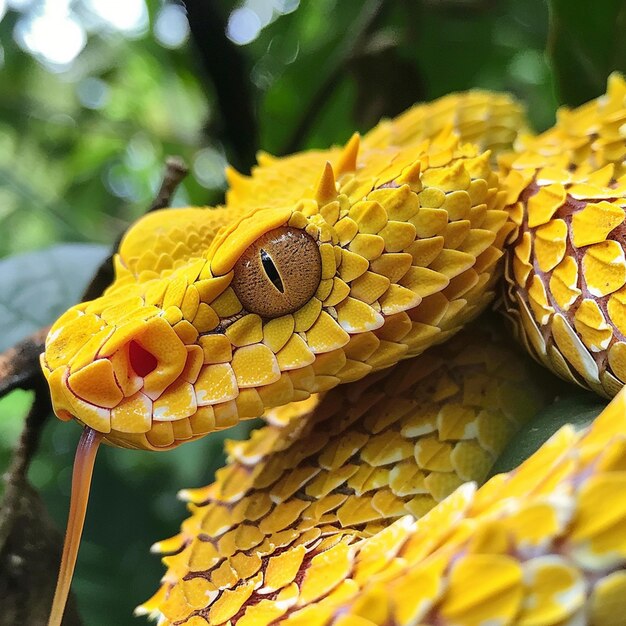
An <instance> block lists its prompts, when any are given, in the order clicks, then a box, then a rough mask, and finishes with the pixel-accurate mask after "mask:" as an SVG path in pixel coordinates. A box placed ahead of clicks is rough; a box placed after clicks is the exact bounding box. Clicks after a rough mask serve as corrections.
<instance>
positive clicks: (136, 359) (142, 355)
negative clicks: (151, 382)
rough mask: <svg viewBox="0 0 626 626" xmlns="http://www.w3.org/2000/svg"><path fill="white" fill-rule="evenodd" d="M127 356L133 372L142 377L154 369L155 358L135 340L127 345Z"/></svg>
mask: <svg viewBox="0 0 626 626" xmlns="http://www.w3.org/2000/svg"><path fill="white" fill-rule="evenodd" d="M128 358H129V359H130V366H131V367H132V368H133V370H134V372H135V373H136V374H137V376H141V377H142V378H144V377H145V376H147V375H148V374H150V372H152V371H154V370H155V369H156V366H157V363H158V361H157V358H156V357H155V356H154V355H153V354H151V353H150V352H148V351H147V350H146V349H145V348H144V347H143V346H141V345H139V344H138V343H137V342H136V341H131V342H130V344H129V346H128Z"/></svg>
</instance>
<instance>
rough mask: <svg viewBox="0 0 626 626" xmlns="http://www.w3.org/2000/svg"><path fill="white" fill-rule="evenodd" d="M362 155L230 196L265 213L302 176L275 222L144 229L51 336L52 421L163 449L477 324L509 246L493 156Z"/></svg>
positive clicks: (257, 216)
mask: <svg viewBox="0 0 626 626" xmlns="http://www.w3.org/2000/svg"><path fill="white" fill-rule="evenodd" d="M359 143H360V141H359V137H358V136H354V137H353V138H352V139H351V140H350V142H348V144H347V145H346V146H345V147H344V148H343V149H334V150H331V151H327V152H324V153H322V152H315V153H303V154H301V155H296V156H295V157H290V158H287V159H279V160H276V161H275V162H270V163H266V164H265V165H264V166H263V167H261V168H259V169H260V172H259V173H258V175H257V177H256V178H255V176H254V175H253V176H252V177H251V178H249V179H248V178H246V179H244V178H243V177H242V178H241V180H240V181H235V182H234V185H233V190H232V191H231V196H232V195H237V194H236V193H235V192H237V193H238V195H239V198H241V197H243V196H245V195H246V193H247V191H250V193H249V194H248V196H250V197H252V198H254V197H255V194H256V192H255V187H254V185H255V184H257V183H259V181H260V183H262V182H263V176H267V175H268V172H269V175H271V176H273V177H274V179H280V177H281V175H282V174H281V172H283V171H285V172H286V171H289V172H293V171H299V172H303V173H302V175H301V176H300V177H299V179H298V181H297V184H295V183H293V182H292V183H290V185H289V190H288V191H289V194H291V196H289V194H287V196H285V195H284V194H283V196H280V193H278V192H277V197H278V196H280V197H279V199H278V200H277V201H276V203H275V204H270V203H269V202H266V203H265V204H264V205H263V206H260V207H252V208H251V207H250V206H248V205H246V203H245V202H239V205H237V202H234V201H233V200H232V198H231V200H230V201H229V202H230V204H228V205H227V206H226V207H225V208H219V209H212V210H211V209H202V208H190V209H176V210H175V209H169V210H165V211H160V212H155V213H152V214H149V215H148V216H146V217H144V218H143V219H141V220H140V221H139V222H138V223H136V224H135V225H134V226H133V227H132V228H131V229H130V230H129V232H128V233H127V234H126V236H125V238H124V240H123V241H122V243H121V246H120V250H119V254H118V255H117V256H116V258H115V266H116V267H115V269H116V278H115V281H114V283H113V284H112V285H111V287H110V288H109V289H108V290H107V291H106V292H105V294H104V295H103V296H102V297H100V298H98V299H96V300H94V301H92V302H86V303H82V304H79V305H77V306H75V307H73V308H71V309H70V310H69V311H68V312H67V313H65V314H64V315H63V316H62V317H61V318H60V319H59V320H58V321H57V322H56V323H55V324H54V325H53V327H52V329H51V331H50V334H49V336H48V339H47V342H46V350H45V353H44V354H43V355H42V365H43V369H44V372H45V374H46V376H47V378H48V382H49V385H50V388H51V391H52V399H53V404H54V409H55V412H56V414H57V415H58V416H59V417H60V418H61V419H70V418H76V419H77V420H78V421H79V422H81V423H83V424H85V425H87V426H90V427H91V428H93V429H95V430H97V431H99V432H101V433H104V436H105V439H107V440H108V441H109V442H111V443H114V444H117V445H121V446H126V447H138V448H149V449H164V448H169V447H173V446H175V445H177V444H179V443H180V442H183V441H187V440H190V439H194V438H197V437H200V436H202V435H205V434H207V433H209V432H211V431H214V430H218V429H221V428H226V427H229V426H232V425H233V424H236V423H237V422H238V421H239V420H241V419H246V418H253V417H257V416H260V415H262V414H263V413H264V412H265V411H266V410H267V409H269V408H272V407H276V406H280V405H283V404H286V403H288V402H292V401H298V400H305V399H306V398H308V397H309V396H310V395H311V394H315V393H319V392H323V391H326V390H328V389H330V388H332V387H334V386H335V385H337V384H339V383H341V382H349V381H354V380H357V379H359V378H362V377H363V376H365V375H367V374H368V373H370V372H372V371H375V370H379V369H382V368H385V367H389V366H390V365H393V364H395V363H396V362H397V361H398V360H400V359H402V358H405V357H408V356H415V355H417V354H419V353H421V352H422V351H423V350H424V349H426V348H427V347H428V346H429V345H431V344H433V343H437V342H440V341H442V340H444V339H445V338H446V337H448V336H450V335H451V334H452V333H454V332H456V330H458V329H459V328H460V327H461V325H462V324H463V323H465V322H466V321H467V320H468V319H469V318H471V317H474V316H475V315H476V314H478V313H479V312H480V310H481V309H482V308H483V307H484V306H485V305H486V304H487V302H488V301H489V298H490V296H491V293H492V292H491V284H492V283H493V279H494V278H495V267H496V262H497V261H498V259H499V258H500V256H501V254H502V252H501V247H502V243H503V241H504V238H505V235H506V233H507V232H508V230H507V229H508V226H507V224H508V221H507V220H508V214H507V212H506V211H505V210H504V197H505V194H504V192H503V191H502V190H501V188H500V180H499V177H498V175H497V174H496V173H495V172H494V171H493V170H492V166H491V163H490V158H489V153H487V152H485V153H481V152H480V151H479V150H478V149H477V148H475V147H471V146H469V145H463V144H461V143H460V142H459V140H458V137H457V136H456V135H455V134H454V133H453V132H452V131H451V130H450V129H448V130H447V131H444V132H442V133H440V134H439V135H438V136H437V137H436V138H435V139H432V140H426V141H422V142H419V143H417V144H415V145H413V146H412V147H411V149H409V150H407V149H406V148H404V149H400V148H395V147H393V146H387V147H379V146H375V147H369V146H368V145H367V138H366V142H365V146H364V147H363V148H362V149H361V151H360V147H359ZM327 159H328V160H330V161H333V162H334V164H333V165H331V163H330V162H327ZM298 168H299V169H298ZM275 188H276V185H275ZM257 189H258V185H257ZM261 195H262V194H260V193H258V194H256V196H257V197H260V196H261ZM233 205H234V206H233Z"/></svg>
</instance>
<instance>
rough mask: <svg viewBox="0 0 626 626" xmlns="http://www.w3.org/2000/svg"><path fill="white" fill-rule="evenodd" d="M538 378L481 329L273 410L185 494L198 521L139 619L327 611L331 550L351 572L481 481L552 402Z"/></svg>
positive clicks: (245, 620)
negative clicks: (209, 477) (389, 537)
mask: <svg viewBox="0 0 626 626" xmlns="http://www.w3.org/2000/svg"><path fill="white" fill-rule="evenodd" d="M540 378H541V376H540V373H539V372H538V371H537V368H529V367H528V363H527V362H526V361H525V360H524V359H523V358H520V357H519V356H518V355H516V354H515V353H514V352H512V351H510V350H507V349H506V348H504V346H503V344H502V340H501V338H500V337H498V335H497V334H496V333H494V332H493V331H491V332H487V331H485V330H484V329H480V328H475V327H474V328H472V329H468V330H465V331H462V332H461V333H460V334H459V335H458V336H457V337H456V338H454V339H452V340H451V341H450V342H448V343H446V344H445V345H443V346H440V347H437V348H435V349H432V350H431V351H430V352H429V353H428V354H425V355H423V356H421V357H418V358H417V359H413V360H410V361H404V362H403V363H401V364H399V365H397V366H396V367H395V368H391V369H390V370H386V371H385V372H381V373H380V374H378V375H372V376H369V377H367V378H366V379H364V380H363V381H359V382H356V383H352V384H350V385H347V386H345V387H342V388H341V389H336V390H333V391H330V392H329V393H328V394H327V395H326V396H325V397H324V399H323V400H321V401H320V403H319V404H318V405H317V406H315V407H314V408H313V409H311V408H310V403H307V404H305V406H303V407H302V409H300V411H297V409H295V410H294V407H293V406H288V407H286V408H281V409H276V410H275V411H274V412H273V413H271V414H270V415H269V416H268V418H269V420H270V421H271V422H272V423H271V425H269V426H266V427H265V428H263V429H261V430H258V431H256V432H254V433H253V436H252V438H251V440H249V441H246V442H238V443H233V442H231V443H230V444H229V446H228V451H229V456H230V462H229V464H228V465H227V466H226V467H225V468H224V469H222V470H220V471H219V472H218V473H217V482H216V483H214V484H212V485H210V486H208V487H205V488H202V489H195V490H186V491H185V492H184V494H183V497H184V498H185V499H186V500H188V501H189V502H191V503H192V504H191V505H190V509H191V511H192V516H191V517H190V518H189V519H188V520H186V521H185V522H184V523H183V525H182V530H181V534H180V535H177V536H176V537H173V538H172V539H169V540H166V541H162V542H160V543H158V544H156V546H155V548H156V549H157V550H159V551H161V552H164V553H166V554H167V553H171V556H166V557H165V558H164V563H165V564H166V565H167V567H168V572H167V573H166V575H165V577H164V583H163V587H162V589H161V590H160V591H159V592H158V593H157V594H156V596H155V597H154V598H152V599H151V600H149V601H148V602H146V604H145V605H143V607H142V608H141V609H140V612H151V611H158V612H160V613H161V614H163V615H164V616H165V617H166V618H167V621H166V622H165V624H170V623H171V624H174V623H176V624H179V623H180V624H195V623H196V622H197V623H198V624H201V623H203V622H201V621H199V619H198V616H200V615H201V616H203V617H204V618H206V619H208V621H209V623H210V624H215V625H218V624H226V623H230V622H229V620H230V621H232V623H239V624H257V626H262V625H264V624H267V623H268V622H267V621H266V620H267V617H268V616H273V617H274V618H278V617H284V616H285V615H287V614H290V613H292V612H295V611H297V610H298V609H300V608H302V607H304V606H306V605H307V604H309V603H311V602H313V601H315V600H316V599H317V598H319V597H322V596H323V595H325V594H326V593H327V592H330V591H332V590H333V589H334V588H335V587H336V586H337V585H340V584H342V583H341V578H342V577H343V576H344V574H345V573H346V572H344V570H343V569H342V564H338V563H336V564H335V565H336V567H335V566H333V565H332V561H329V562H328V564H327V565H328V567H327V572H326V575H325V576H324V577H321V578H319V579H317V578H315V577H313V578H312V577H311V574H310V573H309V572H310V571H311V570H310V568H311V567H313V568H314V567H315V563H317V562H319V561H320V557H321V555H323V554H324V553H325V551H326V550H329V551H330V552H329V558H330V554H335V553H338V552H341V553H342V555H343V556H342V557H341V558H345V557H346V556H347V554H348V553H349V552H350V551H351V549H349V548H348V546H352V545H355V544H356V545H358V544H359V542H360V541H362V540H368V541H369V540H371V541H372V543H373V545H377V544H378V543H379V541H380V540H381V539H380V533H381V531H382V530H383V529H384V528H385V527H387V526H389V525H391V524H392V523H393V522H394V521H395V520H397V519H399V518H401V517H403V516H406V515H411V516H413V517H414V518H416V519H418V518H420V517H422V516H423V515H424V514H426V513H427V512H428V511H429V510H430V509H431V508H432V507H433V506H435V505H436V504H437V503H438V502H441V501H442V500H444V499H445V498H446V497H447V496H449V495H450V494H451V493H452V492H453V491H454V490H455V489H456V488H457V487H459V486H460V485H462V484H463V483H465V482H467V481H479V482H480V481H483V480H484V478H485V476H486V474H487V472H488V471H489V469H490V467H491V465H492V463H493V461H494V460H495V458H497V456H498V455H499V453H500V452H501V450H502V448H503V446H504V445H506V443H507V442H508V441H509V439H510V438H511V436H512V435H513V433H515V432H516V430H517V429H518V427H519V426H520V425H521V424H523V423H524V422H525V421H527V420H528V419H530V418H531V417H532V416H533V415H534V414H535V413H536V412H537V410H538V409H539V408H541V407H542V406H543V405H544V404H545V403H546V402H547V401H548V400H550V398H549V397H548V396H547V395H546V393H545V392H543V391H542V390H541V384H540V382H539V381H540ZM368 538H370V539H368ZM373 549H374V548H372V550H373ZM322 558H323V557H322ZM303 574H304V578H303V577H302V575H303ZM294 581H295V582H294ZM237 616H238V617H239V618H241V619H240V621H239V622H237V618H238V617H237Z"/></svg>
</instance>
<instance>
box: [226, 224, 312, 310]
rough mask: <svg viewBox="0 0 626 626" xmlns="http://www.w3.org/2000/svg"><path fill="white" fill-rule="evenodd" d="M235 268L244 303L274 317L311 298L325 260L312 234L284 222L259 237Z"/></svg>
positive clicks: (236, 287)
mask: <svg viewBox="0 0 626 626" xmlns="http://www.w3.org/2000/svg"><path fill="white" fill-rule="evenodd" d="M234 269H235V276H234V278H233V282H232V287H233V289H234V290H235V293H236V294H237V297H238V298H239V300H240V302H241V304H242V305H243V307H244V308H245V309H246V310H247V311H249V312H250V313H256V314H257V315H260V316H261V317H269V318H272V317H280V316H281V315H287V314H288V313H293V312H294V311H296V310H297V309H299V308H300V307H301V306H302V305H304V304H306V303H307V302H308V301H309V300H310V299H311V297H312V296H313V295H314V294H315V292H316V291H317V288H318V286H319V284H320V280H321V277H322V260H321V257H320V251H319V247H318V245H317V243H316V242H315V240H314V239H313V238H312V237H311V236H310V235H308V234H307V233H306V232H304V231H303V230H300V229H299V228H290V227H288V226H284V227H281V228H275V229H274V230H271V231H270V232H269V233H266V234H265V235H263V236H262V237H259V239H257V240H256V241H255V242H254V243H253V244H252V245H251V246H249V247H248V249H247V250H246V251H245V252H244V253H243V255H242V256H241V258H240V259H239V260H238V261H237V263H236V264H235V268H234Z"/></svg>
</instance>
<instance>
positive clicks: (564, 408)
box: [489, 391, 607, 478]
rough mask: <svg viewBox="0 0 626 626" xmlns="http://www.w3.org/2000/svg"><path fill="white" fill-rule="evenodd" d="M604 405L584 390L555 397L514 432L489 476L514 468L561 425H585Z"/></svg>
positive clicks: (605, 402) (599, 399)
mask: <svg viewBox="0 0 626 626" xmlns="http://www.w3.org/2000/svg"><path fill="white" fill-rule="evenodd" d="M606 405H607V401H606V400H602V399H601V398H598V396H596V395H595V394H592V393H589V392H584V391H574V392H572V393H571V394H568V396H567V397H565V398H559V399H557V400H555V401H554V403H553V404H551V405H550V406H549V407H547V408H545V409H543V411H540V412H539V413H538V414H537V416H536V417H535V418H534V419H533V420H531V421H530V422H528V423H527V424H525V425H524V426H523V427H522V428H521V430H520V431H519V432H518V433H517V435H515V438H514V439H513V440H512V441H511V442H510V443H509V445H508V446H507V447H506V448H505V449H504V451H503V452H502V454H501V455H500V456H499V457H498V459H497V460H496V462H495V464H494V466H493V467H492V469H491V472H490V474H489V478H491V477H492V476H494V475H495V474H500V473H501V472H510V471H511V470H512V469H515V468H516V467H517V466H518V465H520V463H522V462H524V461H525V460H526V459H527V458H528V457H529V456H530V455H531V454H533V453H534V452H536V451H537V450H538V449H539V447H541V445H542V444H543V443H544V442H545V441H547V440H548V439H549V438H550V437H551V436H552V435H553V434H554V433H555V432H556V431H557V430H558V429H559V428H561V426H564V425H565V424H572V425H573V426H574V427H575V428H576V429H577V430H580V429H583V428H586V427H587V426H589V424H591V422H592V421H593V420H594V419H595V418H596V417H597V416H598V414H599V413H600V412H601V411H602V410H603V409H604V407H605V406H606Z"/></svg>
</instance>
